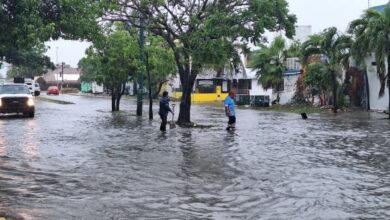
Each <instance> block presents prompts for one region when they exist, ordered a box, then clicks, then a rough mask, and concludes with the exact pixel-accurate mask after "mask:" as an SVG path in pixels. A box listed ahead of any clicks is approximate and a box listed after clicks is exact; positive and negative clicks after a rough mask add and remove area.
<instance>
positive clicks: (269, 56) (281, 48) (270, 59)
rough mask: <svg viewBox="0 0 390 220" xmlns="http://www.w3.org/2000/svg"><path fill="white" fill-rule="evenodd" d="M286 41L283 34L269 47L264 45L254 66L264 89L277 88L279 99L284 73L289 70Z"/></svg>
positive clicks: (254, 61)
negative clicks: (287, 66)
mask: <svg viewBox="0 0 390 220" xmlns="http://www.w3.org/2000/svg"><path fill="white" fill-rule="evenodd" d="M286 59H287V50H286V41H285V40H284V38H283V37H282V36H279V37H276V38H275V39H274V40H273V41H272V43H271V45H270V46H269V47H266V46H263V47H262V48H261V50H260V51H259V52H258V54H257V55H256V56H255V59H254V60H253V67H254V69H255V70H257V72H256V75H257V78H258V82H259V84H261V86H262V87H263V88H264V89H271V88H275V90H276V92H277V98H276V99H277V100H279V98H280V89H281V86H282V85H283V73H284V72H285V71H286V70H287V68H286V63H285V61H286Z"/></svg>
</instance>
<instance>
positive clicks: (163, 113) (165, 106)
mask: <svg viewBox="0 0 390 220" xmlns="http://www.w3.org/2000/svg"><path fill="white" fill-rule="evenodd" d="M169 101H170V100H169V97H168V92H167V91H164V92H163V96H162V97H161V98H160V109H159V111H158V114H159V115H160V118H161V126H160V131H163V132H165V131H166V130H167V129H166V126H167V121H168V113H169V112H171V113H172V114H173V111H172V110H171V108H170V107H169Z"/></svg>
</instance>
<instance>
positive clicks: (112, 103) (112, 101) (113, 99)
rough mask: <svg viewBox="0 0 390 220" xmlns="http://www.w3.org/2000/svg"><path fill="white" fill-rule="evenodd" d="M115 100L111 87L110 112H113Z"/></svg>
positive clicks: (113, 90)
mask: <svg viewBox="0 0 390 220" xmlns="http://www.w3.org/2000/svg"><path fill="white" fill-rule="evenodd" d="M115 100H116V98H115V89H114V87H112V88H111V111H113V112H114V111H115V109H116V108H115Z"/></svg>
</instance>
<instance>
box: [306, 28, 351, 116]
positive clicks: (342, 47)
mask: <svg viewBox="0 0 390 220" xmlns="http://www.w3.org/2000/svg"><path fill="white" fill-rule="evenodd" d="M351 44H352V40H351V38H350V37H349V36H346V35H339V34H338V31H337V28H335V27H331V28H328V29H325V30H324V31H323V32H322V33H321V34H318V35H312V36H311V37H310V38H309V40H307V41H306V42H304V43H303V44H302V61H303V63H304V64H307V63H309V60H310V58H311V57H313V56H317V57H320V58H321V61H320V62H322V63H324V65H325V67H326V69H327V71H328V72H329V73H330V75H331V79H332V80H331V81H332V96H333V101H332V102H333V108H332V110H333V112H334V113H337V109H338V103H337V77H338V73H339V72H340V71H341V69H342V65H344V66H345V65H347V63H348V57H349V48H350V47H351Z"/></svg>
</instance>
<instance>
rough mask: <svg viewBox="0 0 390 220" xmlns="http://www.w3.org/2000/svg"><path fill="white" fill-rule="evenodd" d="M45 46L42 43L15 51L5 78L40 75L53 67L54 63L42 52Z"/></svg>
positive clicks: (44, 50)
mask: <svg viewBox="0 0 390 220" xmlns="http://www.w3.org/2000/svg"><path fill="white" fill-rule="evenodd" d="M45 52H46V48H45V45H44V44H40V45H38V46H35V47H33V48H32V49H30V50H27V51H15V54H14V55H13V65H12V67H11V68H10V69H9V70H8V72H7V78H13V77H16V76H19V77H26V78H27V77H28V78H33V77H34V76H40V75H42V74H44V73H46V72H47V70H48V69H54V68H55V66H54V64H53V63H52V62H51V61H50V58H49V57H48V56H46V55H44V53H45Z"/></svg>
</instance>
